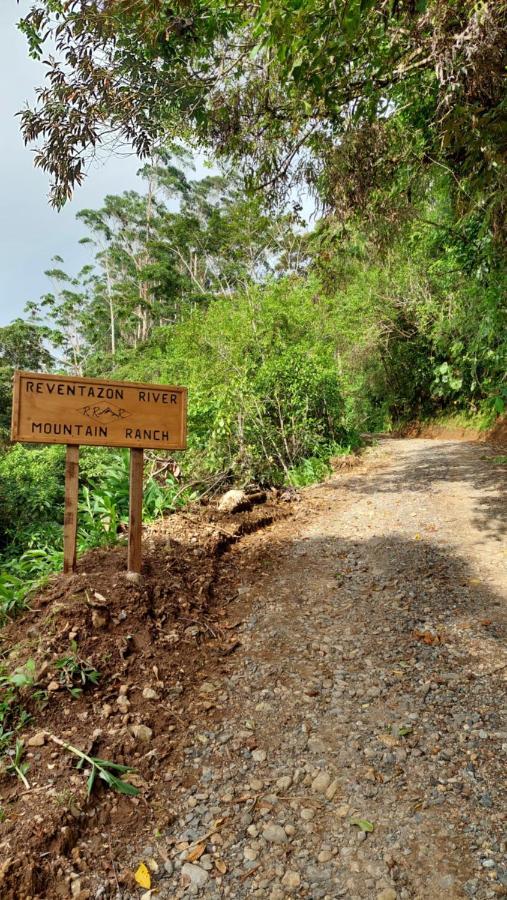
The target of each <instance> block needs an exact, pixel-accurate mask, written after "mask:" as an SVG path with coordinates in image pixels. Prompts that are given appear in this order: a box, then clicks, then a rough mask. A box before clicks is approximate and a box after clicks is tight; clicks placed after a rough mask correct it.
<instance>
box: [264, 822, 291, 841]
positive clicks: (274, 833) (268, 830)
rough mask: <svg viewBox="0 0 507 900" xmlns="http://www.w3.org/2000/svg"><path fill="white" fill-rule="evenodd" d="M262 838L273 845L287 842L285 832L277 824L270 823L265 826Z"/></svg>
mask: <svg viewBox="0 0 507 900" xmlns="http://www.w3.org/2000/svg"><path fill="white" fill-rule="evenodd" d="M262 836H263V838H264V840H266V841H269V842H270V843H271V844H285V842H286V841H287V835H286V834H285V831H284V830H283V828H282V827H281V825H276V823H275V822H268V824H267V825H265V827H264V829H263V832H262Z"/></svg>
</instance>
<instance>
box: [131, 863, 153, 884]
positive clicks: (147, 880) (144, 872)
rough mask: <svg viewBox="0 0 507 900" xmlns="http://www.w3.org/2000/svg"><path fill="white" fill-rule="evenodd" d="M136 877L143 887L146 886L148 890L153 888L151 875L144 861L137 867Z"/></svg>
mask: <svg viewBox="0 0 507 900" xmlns="http://www.w3.org/2000/svg"><path fill="white" fill-rule="evenodd" d="M134 878H135V880H136V881H137V883H138V884H139V885H141V887H142V888H146V889H147V890H149V889H150V888H151V875H150V872H149V869H148V867H147V866H145V864H144V863H140V865H139V866H138V867H137V870H136V874H135V875H134Z"/></svg>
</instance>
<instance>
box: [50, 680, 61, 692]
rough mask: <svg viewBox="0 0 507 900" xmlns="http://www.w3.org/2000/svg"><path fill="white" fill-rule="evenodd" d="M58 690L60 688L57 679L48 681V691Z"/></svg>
mask: <svg viewBox="0 0 507 900" xmlns="http://www.w3.org/2000/svg"><path fill="white" fill-rule="evenodd" d="M59 690H60V685H59V684H58V682H57V681H50V682H49V684H48V691H51V692H52V691H59Z"/></svg>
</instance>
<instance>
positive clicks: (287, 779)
mask: <svg viewBox="0 0 507 900" xmlns="http://www.w3.org/2000/svg"><path fill="white" fill-rule="evenodd" d="M291 784H292V776H291V775H282V777H281V778H277V779H276V786H277V788H279V789H280V790H281V791H286V790H288V788H290V786H291Z"/></svg>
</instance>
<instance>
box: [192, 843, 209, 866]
mask: <svg viewBox="0 0 507 900" xmlns="http://www.w3.org/2000/svg"><path fill="white" fill-rule="evenodd" d="M205 849H206V848H205V845H204V844H197V845H196V846H195V847H194V849H193V850H191V851H190V853H189V854H188V856H187V862H195V861H196V859H199V858H200V857H201V856H202V855H203V853H204V851H205Z"/></svg>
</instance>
